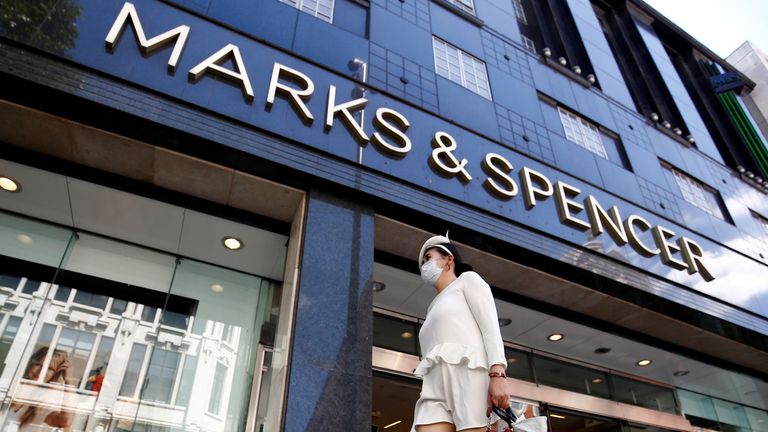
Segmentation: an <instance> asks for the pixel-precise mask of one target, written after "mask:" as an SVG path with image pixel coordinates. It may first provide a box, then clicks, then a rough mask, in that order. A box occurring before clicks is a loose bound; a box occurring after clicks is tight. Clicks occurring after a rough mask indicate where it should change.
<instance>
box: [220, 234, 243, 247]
mask: <svg viewBox="0 0 768 432" xmlns="http://www.w3.org/2000/svg"><path fill="white" fill-rule="evenodd" d="M221 241H222V243H224V247H225V248H227V249H229V250H238V249H242V248H243V242H242V241H240V239H239V238H237V237H231V236H229V237H224V238H223V239H221Z"/></svg>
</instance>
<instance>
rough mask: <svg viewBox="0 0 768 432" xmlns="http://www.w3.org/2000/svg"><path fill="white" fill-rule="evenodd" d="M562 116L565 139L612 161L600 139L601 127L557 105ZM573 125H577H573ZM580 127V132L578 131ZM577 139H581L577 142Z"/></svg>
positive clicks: (561, 121)
mask: <svg viewBox="0 0 768 432" xmlns="http://www.w3.org/2000/svg"><path fill="white" fill-rule="evenodd" d="M557 112H558V114H559V115H560V124H561V125H562V126H563V132H564V133H565V139H567V140H568V141H570V142H572V143H574V144H576V145H578V146H579V147H581V148H583V149H585V150H588V151H589V152H590V153H592V154H594V155H596V156H600V157H601V158H603V159H605V160H607V161H610V160H611V159H610V158H609V157H608V150H606V148H605V144H604V143H603V140H602V139H601V137H600V132H601V130H600V127H599V126H598V125H596V124H593V123H592V122H590V121H588V120H587V119H585V118H584V117H582V116H580V115H578V114H576V113H574V112H572V111H570V110H567V109H565V108H563V107H562V106H560V105H557ZM572 123H575V125H574V124H572ZM577 127H578V130H576V129H577ZM577 139H580V141H579V140H577Z"/></svg>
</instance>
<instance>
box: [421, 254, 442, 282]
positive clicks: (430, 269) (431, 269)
mask: <svg viewBox="0 0 768 432" xmlns="http://www.w3.org/2000/svg"><path fill="white" fill-rule="evenodd" d="M441 274H443V269H442V268H440V267H438V266H437V259H433V260H429V261H427V262H425V263H424V264H423V265H422V266H421V280H423V281H424V283H426V284H429V285H432V286H435V284H436V283H437V280H438V279H440V275H441Z"/></svg>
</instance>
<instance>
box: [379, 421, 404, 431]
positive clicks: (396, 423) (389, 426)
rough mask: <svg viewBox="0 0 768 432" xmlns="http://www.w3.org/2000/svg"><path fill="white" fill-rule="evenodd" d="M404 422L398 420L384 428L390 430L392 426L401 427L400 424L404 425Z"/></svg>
mask: <svg viewBox="0 0 768 432" xmlns="http://www.w3.org/2000/svg"><path fill="white" fill-rule="evenodd" d="M402 422H403V421H402V420H398V421H396V422H394V423H390V424H388V425H386V426H384V428H383V429H389V428H391V427H392V426H395V425H399V424H400V423H402Z"/></svg>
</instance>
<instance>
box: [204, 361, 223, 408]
mask: <svg viewBox="0 0 768 432" xmlns="http://www.w3.org/2000/svg"><path fill="white" fill-rule="evenodd" d="M226 378H227V367H226V366H224V365H223V364H221V363H219V362H216V372H214V374H213V387H212V388H211V398H210V400H209V402H208V412H210V413H212V414H214V415H219V413H220V411H221V392H222V389H223V387H224V380H225V379H226Z"/></svg>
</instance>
